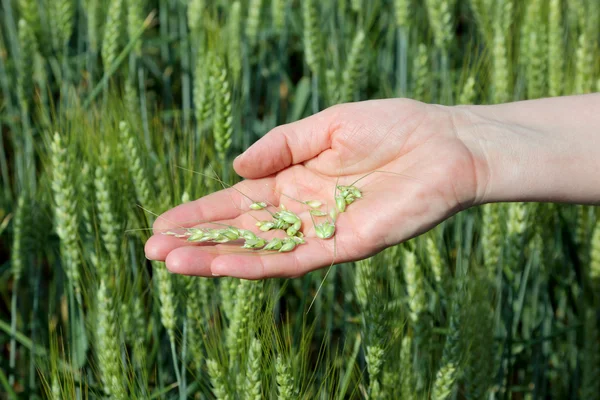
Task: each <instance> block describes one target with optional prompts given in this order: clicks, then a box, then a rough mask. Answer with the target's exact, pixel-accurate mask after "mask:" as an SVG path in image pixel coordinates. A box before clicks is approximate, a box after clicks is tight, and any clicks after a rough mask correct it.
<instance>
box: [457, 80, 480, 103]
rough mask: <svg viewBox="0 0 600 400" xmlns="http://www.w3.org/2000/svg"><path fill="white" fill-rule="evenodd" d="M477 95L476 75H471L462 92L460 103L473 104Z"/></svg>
mask: <svg viewBox="0 0 600 400" xmlns="http://www.w3.org/2000/svg"><path fill="white" fill-rule="evenodd" d="M475 96H476V93H475V77H474V76H469V77H468V78H467V80H466V81H465V84H464V85H463V88H462V90H461V92H460V96H459V98H458V104H473V102H474V101H475Z"/></svg>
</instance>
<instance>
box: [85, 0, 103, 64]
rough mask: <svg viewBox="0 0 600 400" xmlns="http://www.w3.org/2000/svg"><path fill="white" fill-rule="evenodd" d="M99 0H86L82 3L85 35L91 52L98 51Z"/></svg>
mask: <svg viewBox="0 0 600 400" xmlns="http://www.w3.org/2000/svg"><path fill="white" fill-rule="evenodd" d="M99 1H100V0H88V1H86V2H85V3H84V8H85V12H86V14H87V15H86V16H87V18H86V20H87V36H88V43H89V46H90V50H91V51H92V53H96V52H97V51H98V45H99V43H100V32H99V26H98V22H99V14H100V6H99V4H98V3H99Z"/></svg>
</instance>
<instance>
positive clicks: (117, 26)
mask: <svg viewBox="0 0 600 400" xmlns="http://www.w3.org/2000/svg"><path fill="white" fill-rule="evenodd" d="M122 15H123V0H111V1H110V3H109V6H108V14H107V16H106V25H105V27H104V37H103V39H102V49H101V55H102V63H103V64H104V70H105V71H107V70H109V69H110V68H111V67H112V66H113V64H114V62H115V59H116V58H117V53H118V51H119V45H120V38H121V28H122V26H123V25H122V18H121V17H122Z"/></svg>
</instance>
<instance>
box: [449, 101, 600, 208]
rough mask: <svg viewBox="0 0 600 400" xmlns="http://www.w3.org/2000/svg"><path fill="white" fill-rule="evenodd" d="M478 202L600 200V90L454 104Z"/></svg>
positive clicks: (458, 127) (457, 123) (598, 201)
mask: <svg viewBox="0 0 600 400" xmlns="http://www.w3.org/2000/svg"><path fill="white" fill-rule="evenodd" d="M454 120H455V125H456V130H457V133H458V135H459V136H460V138H461V139H462V140H463V142H464V143H465V144H466V145H467V147H468V148H469V149H470V150H471V153H472V154H473V162H474V166H475V171H476V176H477V193H476V196H475V197H476V198H475V203H476V204H481V203H487V202H496V201H551V202H566V203H588V204H600V94H591V95H584V96H569V97H557V98H551V99H540V100H532V101H522V102H515V103H507V104H500V105H493V106H460V107H456V108H455V118H454Z"/></svg>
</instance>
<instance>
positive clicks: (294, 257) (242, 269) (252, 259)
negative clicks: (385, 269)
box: [166, 239, 342, 279]
mask: <svg viewBox="0 0 600 400" xmlns="http://www.w3.org/2000/svg"><path fill="white" fill-rule="evenodd" d="M332 255H333V241H330V243H329V242H328V243H326V245H325V246H323V241H320V240H317V239H310V240H307V242H306V244H303V245H300V246H298V247H297V248H296V249H294V250H293V251H291V252H289V253H262V254H260V255H259V254H251V253H246V254H219V253H218V252H216V251H215V248H214V247H212V248H207V247H191V246H187V247H180V248H177V249H175V250H173V251H171V252H170V253H169V254H168V256H167V258H166V266H167V268H168V269H169V270H170V271H171V272H174V273H178V274H185V275H198V276H209V277H210V276H231V277H236V278H242V279H264V278H283V277H288V278H289V277H296V276H301V275H304V274H306V273H308V272H310V271H313V270H315V269H318V268H322V267H325V266H327V265H330V264H331V262H332ZM341 261H342V260H340V262H341ZM336 262H338V260H336Z"/></svg>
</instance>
